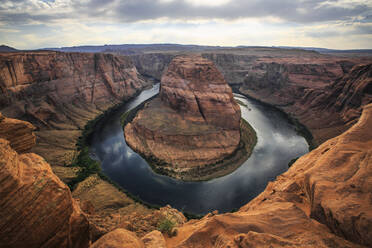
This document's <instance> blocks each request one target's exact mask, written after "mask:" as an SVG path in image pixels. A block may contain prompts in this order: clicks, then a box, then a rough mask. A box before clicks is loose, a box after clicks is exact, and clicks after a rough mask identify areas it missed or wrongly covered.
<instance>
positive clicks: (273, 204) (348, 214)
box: [167, 104, 372, 248]
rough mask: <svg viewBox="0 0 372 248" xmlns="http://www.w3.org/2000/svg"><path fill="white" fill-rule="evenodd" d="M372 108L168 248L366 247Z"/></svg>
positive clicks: (371, 212) (370, 227)
mask: <svg viewBox="0 0 372 248" xmlns="http://www.w3.org/2000/svg"><path fill="white" fill-rule="evenodd" d="M371 126H372V104H370V105H368V106H365V107H364V111H363V114H362V116H361V118H360V119H359V121H358V123H357V124H356V125H354V126H353V127H352V128H350V129H349V130H348V131H346V132H345V133H343V134H342V135H340V136H338V137H336V138H333V139H330V140H328V141H327V142H325V143H324V144H322V145H321V146H319V147H318V148H317V149H316V150H314V151H312V152H310V153H309V154H307V155H305V156H303V157H301V158H300V159H299V160H298V161H297V162H296V163H295V164H293V165H292V167H291V168H290V169H289V170H288V171H287V172H286V173H284V174H282V175H281V176H279V177H278V178H277V179H276V180H275V181H274V182H272V183H269V185H268V186H267V188H266V189H265V191H264V192H263V193H261V194H260V195H259V196H258V197H256V198H255V199H254V200H252V201H251V202H250V203H248V204H247V205H245V206H243V207H242V208H241V209H240V210H239V211H238V212H236V213H229V214H223V215H216V216H213V215H211V214H209V215H207V216H206V217H204V218H203V219H202V220H200V221H190V222H188V223H187V224H185V225H184V226H182V227H181V228H179V230H178V235H177V236H176V237H173V238H168V239H167V246H168V247H236V248H237V247H359V245H365V246H368V247H370V246H372V242H371V239H370V237H371V235H372V233H371V231H372V203H371V192H372V162H371V161H372V133H371V132H370V128H371Z"/></svg>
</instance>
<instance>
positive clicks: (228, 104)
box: [125, 56, 240, 180]
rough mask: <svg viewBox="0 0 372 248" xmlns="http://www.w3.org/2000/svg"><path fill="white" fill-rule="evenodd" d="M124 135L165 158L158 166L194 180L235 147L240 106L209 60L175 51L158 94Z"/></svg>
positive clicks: (155, 157)
mask: <svg viewBox="0 0 372 248" xmlns="http://www.w3.org/2000/svg"><path fill="white" fill-rule="evenodd" d="M125 138H126V141H127V142H128V144H129V145H130V146H131V147H132V148H133V149H134V150H136V151H139V152H140V153H142V154H144V155H145V156H146V157H151V158H152V159H153V160H155V161H156V163H157V164H159V163H160V164H164V163H165V165H163V166H159V168H161V169H162V170H167V171H168V172H169V173H166V174H168V175H171V176H174V177H181V178H183V179H187V180H197V179H198V174H197V172H198V173H199V174H200V175H199V176H201V174H203V173H201V171H199V169H201V168H202V167H203V166H205V165H210V164H213V163H216V162H219V161H221V160H222V159H224V158H225V157H226V156H228V155H230V154H232V153H233V152H234V151H235V150H236V149H237V148H238V145H239V142H240V108H239V106H238V104H237V103H235V101H234V99H233V95H232V91H231V88H230V87H229V86H228V85H227V83H226V82H225V80H224V78H223V76H222V74H221V73H220V72H219V71H218V70H217V68H215V66H214V65H213V63H212V62H210V61H208V60H206V59H203V58H201V57H198V56H188V57H177V58H175V59H173V61H172V62H171V64H170V65H169V67H168V70H167V72H166V73H165V74H164V76H163V77H162V82H161V89H160V94H159V97H157V98H155V99H153V100H152V101H150V102H149V103H147V104H146V105H145V107H144V108H143V109H142V110H140V111H139V112H138V113H137V116H136V117H135V118H134V119H133V121H132V122H130V123H129V124H128V125H126V127H125ZM159 161H160V162H159ZM212 167H213V166H212ZM212 167H211V169H216V168H217V167H218V166H217V165H216V166H214V168H212ZM235 168H236V167H235ZM194 170H195V173H194V174H195V175H193V176H191V174H190V173H191V171H194ZM181 174H182V176H180V175H181Z"/></svg>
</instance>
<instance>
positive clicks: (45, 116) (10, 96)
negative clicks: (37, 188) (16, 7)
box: [0, 51, 145, 165]
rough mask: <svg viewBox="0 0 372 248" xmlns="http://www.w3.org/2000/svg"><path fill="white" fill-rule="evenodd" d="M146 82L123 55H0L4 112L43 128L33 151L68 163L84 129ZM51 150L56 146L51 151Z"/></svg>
mask: <svg viewBox="0 0 372 248" xmlns="http://www.w3.org/2000/svg"><path fill="white" fill-rule="evenodd" d="M144 85H145V82H143V81H142V80H140V79H139V78H138V73H137V70H136V68H135V67H134V65H133V64H132V62H131V60H130V59H129V58H127V57H124V56H114V55H110V54H91V53H60V52H51V51H40V52H17V53H4V54H0V110H1V111H2V113H3V114H5V115H6V116H8V117H12V118H17V119H22V120H26V121H29V122H31V123H32V124H33V125H34V126H36V127H37V128H38V131H37V132H36V135H37V137H38V144H37V146H36V147H35V148H34V149H33V151H34V152H37V153H38V154H40V155H42V156H43V157H45V158H46V159H47V161H49V162H51V163H53V164H56V165H63V164H64V163H69V162H70V161H71V159H72V157H73V156H74V151H75V143H76V140H77V138H78V137H79V136H80V134H81V131H80V130H81V129H82V128H83V127H84V126H85V124H86V123H87V121H88V120H90V119H93V118H94V117H96V116H97V115H98V114H100V113H102V112H103V111H104V110H106V109H107V108H109V107H111V106H113V105H115V104H118V103H121V102H122V101H123V100H126V99H128V98H130V97H132V96H133V95H135V94H136V93H137V92H138V91H139V90H141V89H142V88H143V87H144ZM51 148H52V149H51Z"/></svg>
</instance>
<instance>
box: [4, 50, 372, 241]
mask: <svg viewBox="0 0 372 248" xmlns="http://www.w3.org/2000/svg"><path fill="white" fill-rule="evenodd" d="M179 53H180V52H177V53H146V54H141V55H132V56H131V57H124V56H119V55H112V54H92V53H61V52H51V51H40V52H14V53H6V54H1V55H0V71H1V73H0V93H1V94H0V111H1V112H2V115H1V116H0V170H1V173H0V182H1V184H0V196H1V197H0V210H1V211H0V213H1V216H0V219H1V223H2V224H1V226H0V246H1V247H25V246H27V247H88V246H89V245H91V246H92V247H107V246H109V245H111V246H112V247H255V246H261V247H270V246H273V247H314V246H316V247H369V246H372V243H371V241H370V238H369V237H370V236H371V235H372V234H371V230H372V211H371V209H372V206H371V205H372V204H371V202H372V201H371V199H372V196H371V192H372V184H371V182H372V181H371V180H372V168H371V161H372V157H371V155H372V143H371V142H372V136H371V135H372V134H371V132H370V128H371V126H372V105H371V102H372V92H371V89H372V88H371V85H372V63H371V58H370V57H340V56H333V55H326V54H319V53H316V52H311V51H302V50H285V49H276V48H252V49H248V48H236V49H225V50H216V51H210V50H208V51H202V52H200V54H201V56H202V57H204V58H208V59H210V60H211V61H213V62H214V63H215V64H216V65H217V67H218V68H219V69H220V70H221V72H222V73H223V75H224V77H225V78H226V81H227V82H228V83H229V84H230V85H231V87H232V88H233V90H234V91H235V92H240V93H243V94H245V95H248V96H250V97H253V98H256V99H258V100H260V101H263V102H266V103H269V104H272V105H274V106H276V107H278V108H280V109H282V110H283V111H285V112H286V113H288V114H289V115H290V116H292V117H294V118H297V119H298V120H299V121H300V122H301V123H303V124H304V125H305V126H306V127H307V128H309V130H310V131H311V133H312V134H313V142H314V143H315V144H316V145H319V147H318V148H316V149H314V150H313V151H311V152H309V153H308V154H306V155H304V156H302V157H301V158H299V159H298V160H297V161H296V162H295V163H294V164H293V165H292V166H291V167H290V168H289V170H288V171H287V172H285V173H284V174H282V175H280V176H278V177H277V178H276V179H275V180H274V181H273V182H270V183H269V184H268V185H267V187H266V189H265V191H264V192H262V193H261V194H260V195H259V196H257V197H256V198H255V199H254V200H252V201H250V202H248V203H247V204H245V205H244V206H242V207H241V208H240V209H239V210H238V211H237V212H234V213H226V214H218V213H217V212H213V213H210V214H207V215H206V216H204V217H203V218H202V219H200V220H189V221H186V219H185V217H184V216H183V214H182V213H180V212H179V211H177V210H175V209H172V208H171V207H169V206H166V207H163V208H161V209H159V210H156V209H151V208H147V207H146V206H143V205H142V204H140V203H137V202H135V201H134V200H133V199H131V198H130V197H128V196H127V195H126V194H125V193H123V192H122V191H120V190H119V189H117V188H116V187H114V186H113V185H112V184H110V183H109V182H107V181H105V180H102V178H100V176H99V175H90V176H89V177H87V178H85V179H84V181H82V182H80V183H78V184H77V185H76V187H75V188H74V190H73V191H72V192H71V190H70V189H69V188H68V187H67V186H66V184H65V183H64V182H63V180H66V174H69V177H74V176H76V175H75V174H74V172H73V170H74V169H73V167H66V166H63V165H64V164H70V163H71V161H73V158H74V157H75V154H76V147H75V143H76V141H77V139H78V137H79V136H80V135H81V134H82V129H83V127H84V126H85V125H86V123H87V122H88V121H89V120H91V119H93V118H95V117H96V116H97V115H99V114H101V113H102V112H103V111H105V110H107V109H108V108H110V107H112V106H114V105H116V104H120V103H121V102H122V101H123V100H127V99H129V98H130V97H132V96H134V95H135V94H137V93H138V92H139V91H141V89H143V88H144V87H146V86H147V85H148V84H149V83H148V82H145V81H144V80H142V77H141V75H140V74H143V76H146V77H149V76H151V77H154V78H155V79H159V80H160V78H159V77H160V75H162V73H163V70H165V69H167V67H168V64H169V62H170V61H171V60H172V59H173V58H174V57H175V56H176V55H178V54H179ZM193 53H194V52H193ZM150 59H151V60H150ZM131 60H133V62H132V61H131ZM149 61H152V62H149ZM137 70H138V71H137ZM8 117H11V118H8ZM13 118H17V119H20V120H15V119H13ZM29 122H30V123H31V124H30V123H29ZM35 137H36V138H35ZM30 151H31V152H32V153H29V152H30ZM35 153H36V154H35ZM43 157H44V158H45V159H44V158H43ZM45 160H46V161H45ZM49 164H51V166H50V165H49ZM52 169H53V170H54V171H55V172H56V174H57V175H56V174H54V172H53V171H52ZM61 179H62V180H61ZM164 219H171V220H172V222H174V223H175V228H173V229H174V233H171V234H170V235H169V234H167V233H163V234H162V233H160V232H159V231H156V229H157V228H158V225H159V223H161V222H162V221H163V220H164Z"/></svg>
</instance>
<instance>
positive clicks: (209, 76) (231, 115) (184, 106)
mask: <svg viewBox="0 0 372 248" xmlns="http://www.w3.org/2000/svg"><path fill="white" fill-rule="evenodd" d="M160 98H161V100H162V101H163V102H164V103H165V104H167V105H169V106H170V107H171V108H172V109H174V110H176V111H177V112H178V113H180V114H181V115H191V116H192V117H193V118H195V119H196V120H197V121H200V122H205V123H207V124H210V125H214V126H217V127H222V128H223V129H228V130H229V129H231V130H239V128H240V108H239V105H238V104H237V103H236V102H235V100H234V98H233V95H232V90H231V88H230V87H229V86H228V84H227V83H226V81H225V79H224V77H223V75H222V74H221V72H220V71H218V69H217V68H216V67H215V65H214V64H213V63H212V62H211V61H209V60H207V59H203V58H201V57H198V56H188V57H182V56H180V57H176V58H174V59H173V60H172V62H171V63H170V64H169V66H168V70H167V72H166V73H165V74H164V75H163V76H162V79H161V89H160Z"/></svg>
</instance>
